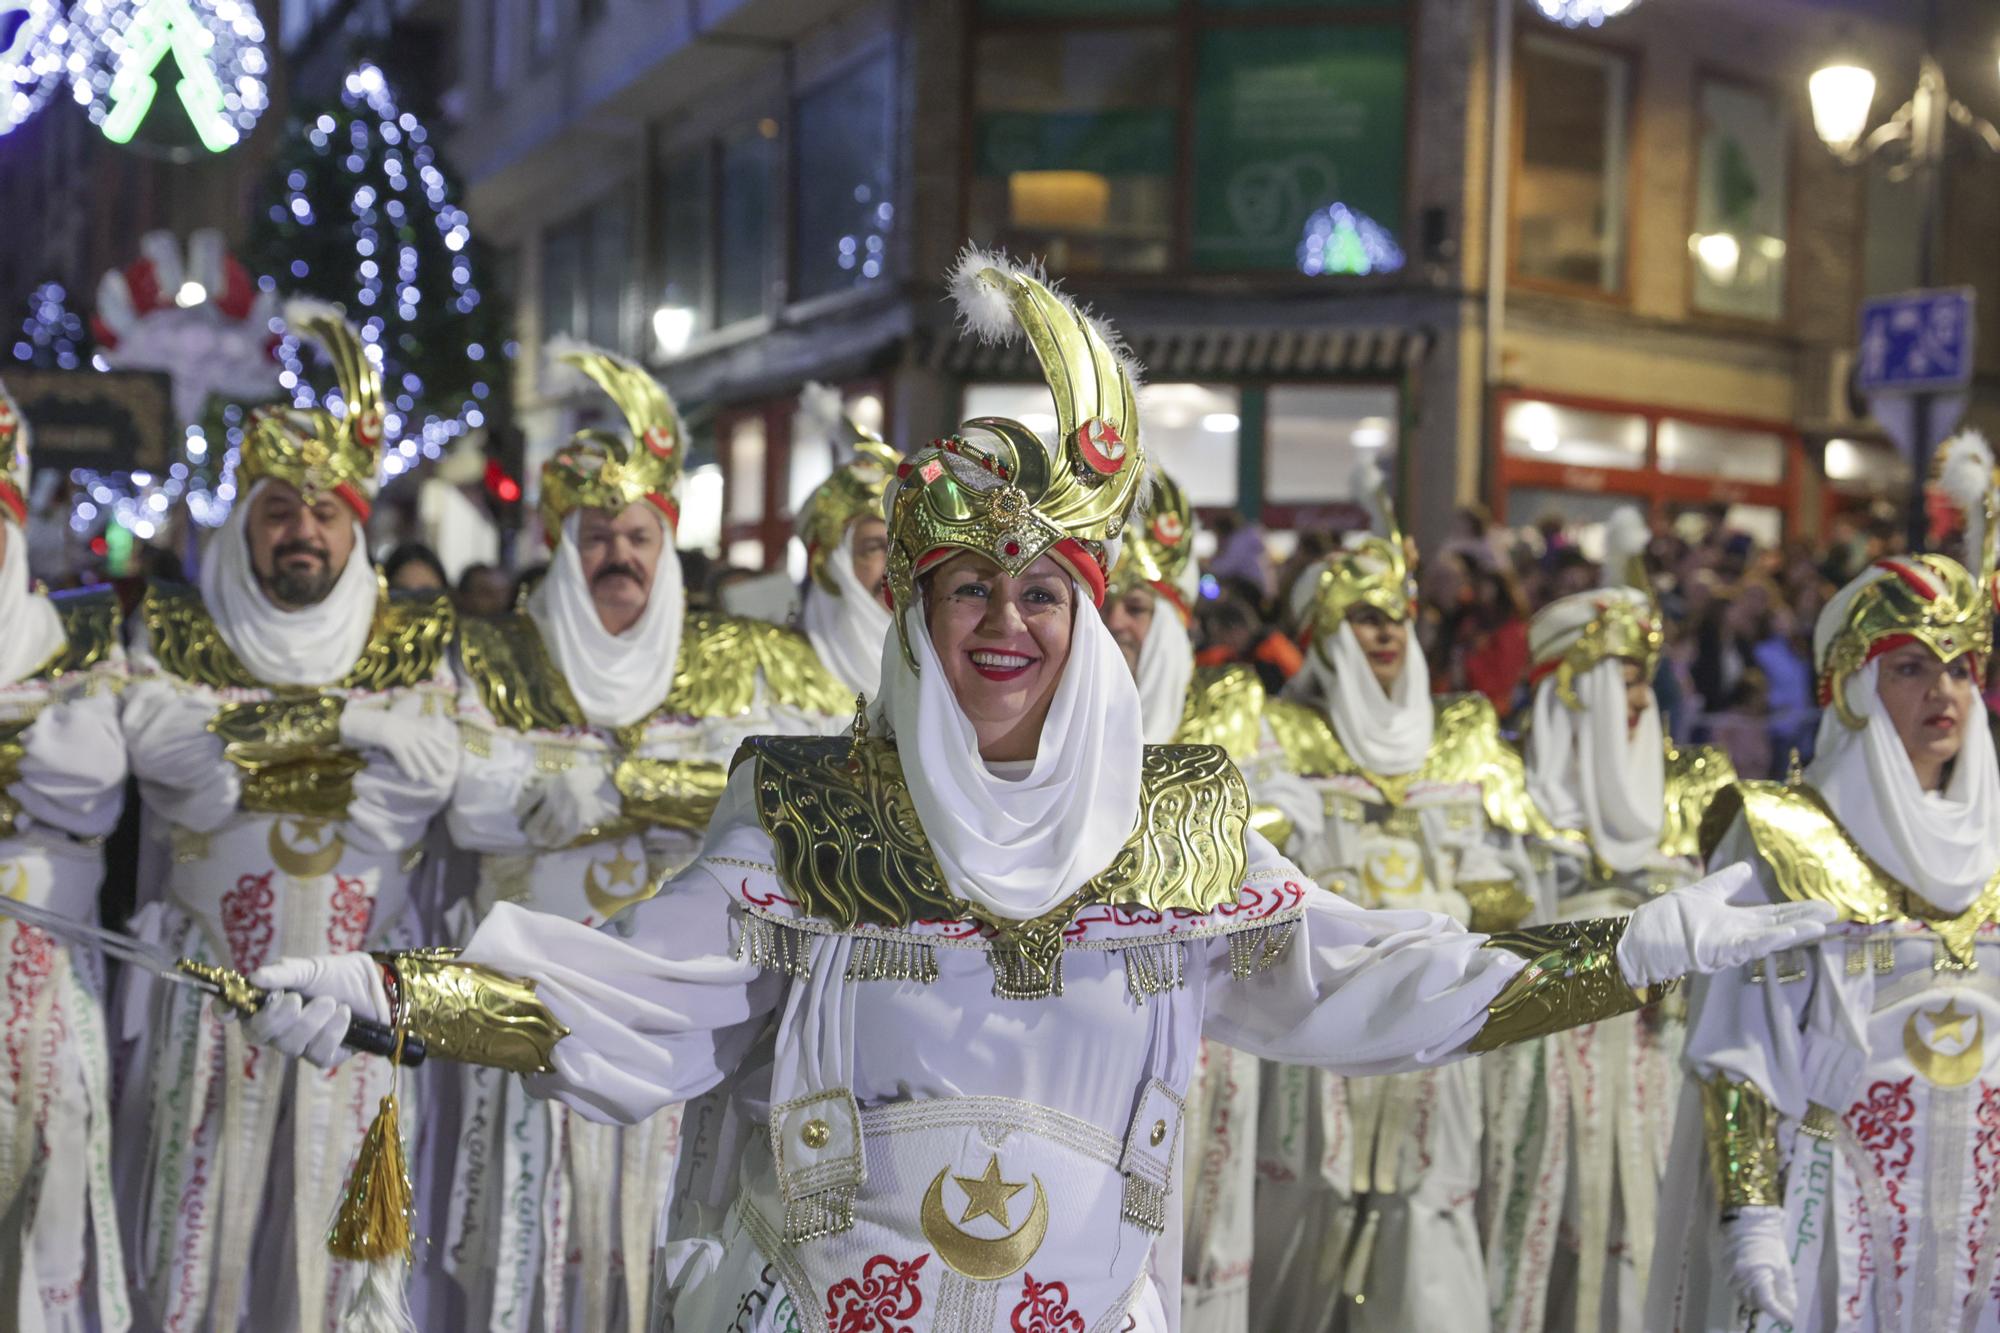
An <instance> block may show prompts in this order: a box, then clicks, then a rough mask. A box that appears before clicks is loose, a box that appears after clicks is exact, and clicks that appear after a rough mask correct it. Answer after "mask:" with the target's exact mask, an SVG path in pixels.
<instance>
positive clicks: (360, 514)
mask: <svg viewBox="0 0 2000 1333" xmlns="http://www.w3.org/2000/svg"><path fill="white" fill-rule="evenodd" d="M291 322H292V327H293V328H294V329H295V330H296V331H297V332H299V333H300V334H301V335H303V336H305V337H307V338H311V339H313V340H314V341H316V342H318V343H319V344H321V345H322V346H323V347H325V348H326V350H327V351H328V353H329V354H330V355H331V357H332V359H333V363H334V368H335V370H336V372H337V375H338V378H339V382H340V391H341V397H342V399H343V402H344V412H343V414H342V415H339V416H335V415H334V414H332V413H330V412H328V411H325V410H323V409H317V408H315V409H312V410H309V411H300V410H295V409H291V408H268V409H264V410H261V411H259V412H257V413H255V414H254V415H253V418H252V421H251V423H250V426H249V429H248V430H247V431H246V434H245V439H244V443H243V456H242V463H241V467H240V470H239V472H238V480H237V484H238V486H240V487H241V488H242V491H243V495H242V498H241V499H239V500H238V501H237V504H236V507H235V508H234V509H233V510H232V511H231V512H230V515H229V517H228V519H227V520H226V521H225V522H224V523H223V525H222V527H221V528H220V529H219V530H218V531H217V532H216V533H215V536H214V538H213V540H212V541H211V542H210V544H209V546H208V549H207V551H206V553H205V558H204V560H203V563H202V570H201V587H200V591H199V593H197V592H196V591H194V590H193V589H186V588H167V587H155V588H152V589H149V590H148V592H147V594H146V598H145V602H144V605H143V608H142V611H141V615H140V620H139V624H138V626H137V628H136V633H135V634H134V638H133V644H132V653H131V659H132V682H131V685H130V686H129V688H128V689H127V690H126V692H125V706H124V711H123V722H124V727H125V736H126V741H127V744H128V746H129V749H130V753H131V760H132V771H133V772H134V773H135V774H136V775H137V776H138V778H139V781H140V795H141V797H142V799H143V800H144V802H145V805H146V810H147V813H148V815H149V817H150V819H151V820H152V821H153V825H154V828H155V829H156V830H157V831H160V832H163V833H164V836H165V837H166V838H167V839H168V841H169V842H170V843H171V848H172V867H171V869H170V871H169V872H168V874H167V879H166V884H165V896H164V901H162V902H159V903H156V904H153V905H151V906H149V907H148V908H147V909H146V911H145V912H143V913H142V914H141V917H140V918H139V920H138V921H137V922H136V923H135V926H136V928H137V929H138V930H139V932H140V933H142V934H144V935H148V936H150V937H151V938H152V939H154V940H155V941H156V942H159V943H161V944H163V945H164V946H165V947H167V948H168V949H169V950H170V951H171V952H172V953H174V954H177V955H183V956H186V957H189V958H194V959H197V960H201V961H205V962H211V963H220V964H223V965H225V966H228V967H232V968H235V969H236V970H238V971H244V970H248V969H251V968H255V967H256V966H258V965H259V964H260V963H262V962H266V961H269V960H271V959H274V958H276V957H277V956H279V955H280V954H281V953H285V952H297V951H298V950H300V949H302V948H303V949H327V948H333V949H360V948H365V947H367V946H369V945H371V944H374V945H382V944H386V943H388V942H390V941H391V940H392V939H394V938H396V936H395V934H394V931H395V929H396V927H397V926H398V923H399V921H400V920H401V919H402V918H403V917H404V915H405V912H404V909H405V906H406V905H407V902H408V898H409V893H410V887H411V878H412V872H413V870H414V868H415V864H416V860H417V853H418V850H419V845H420V844H421V842H422V841H423V837H424V831H425V826H426V825H427V824H428V823H429V822H430V820H431V818H432V816H433V815H435V814H437V813H438V811H439V810H441V809H442V808H443V807H444V804H445V801H446V799H447V798H448V797H449V796H450V794H451V789H452V782H453V780H454V778H455V777H456V776H457V772H458V728H457V724H456V722H455V721H454V720H453V716H452V713H453V695H454V688H453V682H452V677H451V665H450V662H449V661H448V660H447V657H446V648H447V643H448V640H449V638H450V635H451V625H452V621H451V614H450V610H449V606H448V604H447V603H446V602H445V601H444V600H443V599H442V598H441V597H438V598H435V599H433V598H432V597H430V596H417V597H408V596H406V595H403V594H397V595H394V596H392V595H391V594H390V593H389V592H388V591H387V589H386V588H385V586H384V584H383V582H382V580H381V578H380V576H379V575H378V574H377V572H376V570H375V568H374V567H373V566H372V565H371V564H370V563H369V561H368V557H367V549H366V546H365V544H364V541H363V536H362V524H363V521H364V520H365V519H366V518H367V516H368V511H369V503H370V496H371V495H372V493H373V479H374V476H375V469H376V461H377V453H378V450H379V449H380V447H381V443H382V401H381V386H380V383H379V380H378V376H377V374H376V371H375V368H374V365H373V363H372V362H371V361H370V360H369V358H368V355H367V352H366V349H365V348H364V346H363V344H362V342H361V340H360V338H358V337H357V336H356V335H355V332H354V330H353V329H352V328H351V327H350V326H349V325H347V323H346V322H345V321H344V320H343V319H342V318H341V317H340V316H339V315H338V314H337V313H334V312H331V311H329V310H324V309H320V310H312V311H304V312H300V313H298V314H297V315H296V317H295V318H293V319H292V321H291ZM135 984H136V985H139V986H142V987H145V986H149V985H150V983H148V982H146V981H144V980H139V981H137V982H135ZM133 999H134V1002H135V1007H137V1006H138V1005H141V1004H143V1005H148V1006H150V1008H151V1014H150V1018H151V1022H150V1024H149V1031H148V1032H147V1033H146V1034H145V1040H144V1041H143V1042H142V1044H141V1046H140V1048H139V1050H138V1052H137V1053H136V1054H137V1057H138V1059H139V1060H140V1061H141V1062H142V1063H140V1064H138V1065H135V1067H134V1070H133V1075H132V1081H131V1084H130V1085H129V1086H130V1089H131V1091H130V1093H129V1094H128V1095H129V1096H131V1097H132V1098H134V1100H133V1101H132V1102H130V1103H128V1108H127V1109H128V1110H129V1111H130V1113H131V1115H132V1119H131V1120H130V1121H129V1124H130V1125H131V1126H132V1127H133V1128H134V1129H135V1130H136V1129H137V1128H138V1127H139V1126H140V1125H144V1126H145V1131H144V1132H143V1133H135V1134H134V1135H132V1136H131V1139H132V1143H131V1146H132V1148H133V1149H134V1150H135V1151H136V1152H138V1153H142V1154H143V1155H144V1156H143V1159H142V1160H140V1161H138V1162H136V1163H135V1164H134V1167H135V1168H136V1170H135V1176H136V1179H137V1182H138V1188H137V1189H136V1190H135V1192H134V1193H133V1195H132V1197H131V1198H130V1199H128V1200H127V1202H128V1205H130V1206H132V1207H133V1208H134V1214H135V1215H134V1217H133V1218H132V1222H133V1224H134V1225H133V1228H132V1230H131V1232H130V1233H128V1234H130V1235H132V1236H133V1237H135V1238H136V1242H137V1243H136V1245H135V1246H134V1248H133V1258H134V1259H135V1261H136V1267H137V1268H138V1270H139V1275H140V1276H139V1281H140V1285H141V1288H142V1298H143V1300H144V1303H145V1305H146V1307H147V1310H146V1314H147V1316H149V1317H150V1319H151V1320H152V1321H154V1322H156V1323H157V1324H158V1325H159V1326H161V1327H165V1328H195V1327H199V1328H203V1329H208V1330H216V1331H219V1333H228V1331H229V1330H234V1329H236V1328H238V1327H243V1328H251V1329H255V1330H257V1333H272V1331H274V1330H287V1329H321V1328H324V1327H326V1326H327V1323H328V1320H329V1317H330V1313H331V1312H332V1311H334V1310H336V1309H337V1308H339V1305H340V1303H342V1302H343V1300H344V1294H343V1293H344V1292H345V1291H346V1290H348V1289H351V1288H352V1287H353V1286H355V1285H356V1284H357V1283H358V1282H359V1280H360V1275H359V1273H358V1272H357V1271H355V1270H354V1269H353V1268H352V1266H350V1265H346V1264H341V1263H335V1262H332V1261H330V1260H329V1258H328V1256H327V1254H326V1251H325V1249H324V1247H323V1246H322V1244H321V1240H322V1238H323V1237H324V1235H325V1233H326V1227H327V1222H328V1219H329V1218H330V1217H332V1215H333V1209H334V1205H335V1202H336V1201H337V1199H338V1197H339V1193H340V1186H341V1181H342V1178H343V1174H344V1173H345V1171H346V1168H347V1164H348V1161H349V1159H350V1158H351V1157H352V1155H353V1153H354V1150H355V1147H356V1146H357V1144H358V1143H359V1142H360V1140H361V1137H362V1134H363V1133H364V1132H365V1130H366V1128H367V1125H368V1121H369V1118H370V1115H371V1114H372V1112H373V1110H374V1108H375V1104H376V1101H377V1099H378V1098H379V1097H381V1096H382V1095H383V1094H384V1093H385V1092H386V1091H388V1089H389V1087H390V1084H391V1079H390V1069H389V1067H388V1066H387V1065H386V1064H384V1063H382V1062H379V1061H365V1062H363V1063H361V1064H357V1065H353V1066H349V1067H347V1068H343V1069H339V1070H331V1071H323V1072H316V1071H313V1070H310V1069H305V1068H301V1069H299V1070H298V1071H297V1073H296V1075H295V1074H294V1073H293V1070H292V1069H291V1068H290V1067H289V1066H287V1065H285V1064H284V1063H282V1062H278V1061H273V1060H272V1059H270V1058H269V1056H268V1054H267V1053H265V1052H263V1051H260V1050H258V1049H257V1048H255V1047H253V1046H250V1045H248V1044H247V1043H246V1042H245V1041H244V1039H243V1035H242V1032H241V1029H240V1028H239V1027H238V1025H236V1024H233V1023H225V1022H224V1021H223V1020H222V1019H221V1018H220V1017H218V1016H217V1015H216V1013H215V1012H213V1011H212V1010H211V1009H210V1007H209V1006H208V1005H207V1003H206V1001H205V999H204V998H203V996H202V995H201V993H200V992H197V991H194V990H191V989H188V988H185V987H179V986H175V987H169V988H167V991H166V993H164V994H162V993H161V992H160V991H159V990H157V989H150V990H145V991H141V992H138V993H136V994H135V995H134V996H133ZM131 1178H134V1177H132V1176H128V1179H131Z"/></svg>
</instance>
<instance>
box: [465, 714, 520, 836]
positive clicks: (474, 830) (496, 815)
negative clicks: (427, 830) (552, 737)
mask: <svg viewBox="0 0 2000 1333" xmlns="http://www.w3.org/2000/svg"><path fill="white" fill-rule="evenodd" d="M476 730H477V731H478V732H479V734H480V735H481V736H482V737H484V738H486V746H485V749H486V751H487V753H485V754H484V755H479V754H473V753H471V752H466V751H463V750H462V751H461V754H460V757H459V765H458V782H457V784H456V785H455V786H453V788H452V791H451V809H450V812H449V814H448V816H447V819H446V822H447V824H448V826H449V827H450V829H451V840H452V842H453V843H454V844H456V845H457V846H459V847H461V848H463V849H464V850H466V851H468V852H484V853H508V852H525V851H527V850H529V849H530V847H531V845H532V844H531V843H530V842H529V840H528V835H527V833H526V831H525V830H523V829H522V827H521V808H522V806H523V805H524V804H525V803H526V793H527V789H528V786H529V784H530V783H532V782H533V781H534V780H535V746H534V742H532V741H530V740H527V739H526V738H524V737H523V736H522V735H521V734H520V733H519V732H513V731H500V730H497V729H495V730H488V729H487V728H485V727H479V728H477V729H476Z"/></svg>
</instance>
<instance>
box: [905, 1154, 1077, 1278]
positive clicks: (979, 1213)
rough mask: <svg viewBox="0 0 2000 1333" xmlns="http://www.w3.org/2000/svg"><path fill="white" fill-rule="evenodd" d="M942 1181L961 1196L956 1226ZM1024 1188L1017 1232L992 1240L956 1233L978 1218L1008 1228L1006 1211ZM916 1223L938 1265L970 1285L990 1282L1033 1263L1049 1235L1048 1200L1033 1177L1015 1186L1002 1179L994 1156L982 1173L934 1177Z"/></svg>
mask: <svg viewBox="0 0 2000 1333" xmlns="http://www.w3.org/2000/svg"><path fill="white" fill-rule="evenodd" d="M947 1176H949V1177H950V1178H951V1180H952V1182H953V1183H954V1184H956V1185H957V1186H958V1188H959V1190H960V1191H961V1192H963V1193H964V1195H965V1208H964V1210H963V1211H962V1212H961V1213H960V1214H959V1218H958V1221H957V1222H956V1223H954V1222H953V1221H952V1220H951V1216H950V1214H949V1213H948V1212H947V1211H946V1210H945V1204H944V1184H945V1178H946V1177H947ZM1030 1185H1033V1186H1034V1190H1035V1193H1034V1198H1033V1200H1032V1201H1031V1202H1030V1203H1029V1205H1028V1216H1027V1218H1026V1219H1025V1220H1023V1221H1022V1223H1021V1225H1020V1226H1019V1227H1015V1228H1013V1229H1012V1230H1010V1231H1008V1232H1007V1234H1006V1235H1004V1236H997V1237H994V1238H992V1239H986V1238H983V1237H979V1236H974V1235H972V1234H971V1233H969V1232H967V1231H965V1230H963V1229H962V1228H963V1227H964V1226H965V1225H966V1224H967V1223H970V1222H973V1221H975V1220H977V1219H979V1218H981V1217H987V1218H991V1219H993V1221H995V1222H997V1223H999V1224H1000V1226H1002V1227H1010V1226H1012V1222H1011V1220H1010V1216H1009V1213H1010V1208H1009V1205H1010V1204H1011V1203H1012V1202H1013V1200H1014V1196H1015V1195H1017V1194H1019V1193H1020V1192H1021V1191H1022V1190H1024V1189H1027V1188H1028V1187H1029V1186H1030ZM919 1220H920V1221H921V1222H922V1224H923V1230H924V1239H925V1240H927V1241H929V1242H930V1243H931V1248H932V1249H934V1250H936V1251H937V1254H938V1258H940V1259H942V1260H944V1262H945V1264H946V1266H948V1267H949V1268H950V1269H951V1270H952V1271H953V1272H955V1273H961V1274H963V1275H964V1276H966V1277H969V1278H971V1279H973V1280H974V1281H975V1282H994V1281H998V1280H999V1279H1000V1278H1003V1277H1011V1276H1013V1275H1014V1274H1015V1273H1018V1272H1020V1271H1021V1270H1022V1269H1023V1268H1026V1267H1027V1266H1028V1261H1029V1260H1031V1259H1033V1258H1034V1257H1035V1252H1036V1251H1037V1250H1039V1249H1041V1248H1042V1241H1043V1240H1044V1239H1045V1238H1046V1237H1047V1236H1048V1233H1049V1196H1048V1194H1047V1192H1045V1191H1044V1190H1043V1189H1042V1181H1041V1178H1040V1177H1039V1176H1032V1175H1031V1176H1029V1177H1028V1179H1027V1180H1024V1181H1019V1182H1016V1181H1010V1180H1006V1179H1004V1178H1003V1177H1002V1174H1001V1171H1000V1156H999V1154H998V1153H995V1154H993V1155H992V1156H990V1157H989V1158H988V1159H987V1162H986V1170H985V1171H984V1172H983V1173H982V1174H980V1175H977V1176H960V1175H953V1174H952V1170H951V1168H950V1167H945V1168H944V1169H943V1170H941V1171H939V1172H938V1173H937V1176H936V1177H935V1178H934V1179H933V1180H932V1181H931V1187H930V1189H928V1190H927V1191H925V1193H924V1204H923V1211H922V1214H921V1216H920V1218H919Z"/></svg>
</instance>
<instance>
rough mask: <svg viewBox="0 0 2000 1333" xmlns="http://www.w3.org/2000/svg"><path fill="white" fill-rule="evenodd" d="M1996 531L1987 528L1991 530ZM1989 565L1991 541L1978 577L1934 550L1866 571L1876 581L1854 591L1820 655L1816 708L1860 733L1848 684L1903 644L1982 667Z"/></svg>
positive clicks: (1990, 595)
mask: <svg viewBox="0 0 2000 1333" xmlns="http://www.w3.org/2000/svg"><path fill="white" fill-rule="evenodd" d="M1994 526H1995V525H1994V524H1992V523H1991V522H1989V523H1988V524H1987V528H1988V530H1989V532H1990V530H1991V529H1992V528H1993V527H1994ZM1993 561H1994V553H1993V542H1992V540H1991V538H1990V537H1989V539H1988V540H1987V542H1986V543H1985V559H1984V560H1983V561H1982V562H1981V568H1980V571H1979V574H1978V576H1977V577H1976V578H1975V577H1974V576H1973V575H1972V574H1971V573H1969V572H1967V570H1966V568H1965V566H1963V565H1961V564H1959V563H1958V561H1956V560H1954V559H1952V558H1951V557H1950V556H1948V555H1938V554H1936V553H1935V552H1926V553H1925V554H1923V555H1912V556H1896V557H1892V558H1890V559H1886V560H1877V561H1876V562H1875V564H1874V565H1873V566H1872V567H1871V569H1870V573H1872V574H1874V575H1875V577H1874V578H1873V579H1872V580H1871V581H1870V582H1868V583H1867V584H1865V585H1864V586H1862V587H1861V588H1860V590H1859V591H1857V592H1856V593H1854V595H1853V599H1852V601H1851V602H1850V603H1849V604H1848V607H1847V610H1846V615H1845V618H1844V620H1843V622H1842V623H1841V625H1840V626H1839V627H1838V628H1837V629H1836V630H1835V631H1834V633H1833V635H1832V637H1831V638H1829V639H1828V640H1827V642H1826V645H1825V648H1824V650H1823V651H1822V652H1820V653H1819V654H1818V657H1819V659H1820V660H1819V662H1818V667H1819V682H1818V683H1819V703H1820V707H1822V708H1829V707H1830V708H1833V709H1834V710H1836V711H1837V712H1838V713H1839V714H1840V720H1841V721H1842V722H1845V723H1846V724H1847V725H1848V726H1850V727H1852V728H1854V729H1855V730H1857V731H1858V730H1860V729H1861V728H1862V727H1863V726H1865V725H1866V723H1865V722H1864V721H1863V719H1862V718H1860V717H1859V716H1857V715H1856V714H1855V712H1854V710H1853V708H1851V707H1850V706H1849V704H1848V702H1847V682H1848V680H1849V678H1851V677H1852V676H1853V675H1854V674H1855V673H1856V672H1857V671H1860V670H1861V669H1862V668H1863V667H1865V666H1867V665H1868V664H1869V663H1870V662H1872V661H1874V660H1875V659H1876V658H1877V657H1879V656H1881V655H1882V654H1883V653H1884V652H1887V651H1888V650H1889V649H1891V648H1894V647H1897V646H1899V645H1901V644H1904V643H1910V642H1916V643H1921V644H1923V645H1924V646H1925V647H1926V648H1929V649H1930V650H1931V651H1932V652H1934V653H1936V654H1937V656H1938V660H1939V661H1941V662H1950V661H1953V660H1954V659H1956V658H1958V657H1961V656H1963V655H1965V654H1966V653H1971V654H1973V656H1974V657H1975V658H1977V659H1979V660H1981V661H1984V660H1985V659H1986V657H1987V656H1988V655H1989V654H1990V653H1991V652H1992V651H1993V608H1994V597H1995V591H1996V589H1995V585H1994V576H1993ZM1862 577H1863V578H1866V577H1867V575H1863V576H1862Z"/></svg>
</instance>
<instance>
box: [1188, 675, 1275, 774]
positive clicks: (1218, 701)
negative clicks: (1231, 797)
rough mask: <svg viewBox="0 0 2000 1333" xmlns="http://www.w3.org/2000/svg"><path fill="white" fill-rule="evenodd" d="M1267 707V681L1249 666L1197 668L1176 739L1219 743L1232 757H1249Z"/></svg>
mask: <svg viewBox="0 0 2000 1333" xmlns="http://www.w3.org/2000/svg"><path fill="white" fill-rule="evenodd" d="M1264 707H1265V703H1264V682H1263V681H1261V680H1259V679H1258V678H1257V673H1256V672H1255V671H1252V670H1251V669H1250V668H1249V667H1247V666H1243V665H1241V664H1236V665H1231V666H1221V667H1197V668H1195V673H1194V678H1193V680H1191V681H1190V682H1189V683H1188V692H1187V707H1186V709H1185V710H1184V711H1183V712H1182V714H1181V725H1180V730H1178V731H1177V732H1175V733H1174V739H1175V740H1176V741H1178V742H1180V743H1181V744H1183V745H1220V746H1221V747H1222V748H1223V749H1224V750H1227V751H1228V752H1229V754H1230V757H1231V758H1234V759H1248V758H1249V757H1250V756H1252V755H1254V754H1255V753H1256V752H1257V747H1258V745H1259V743H1260V742H1261V741H1262V739H1263V725H1262V724H1263V718H1264Z"/></svg>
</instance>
